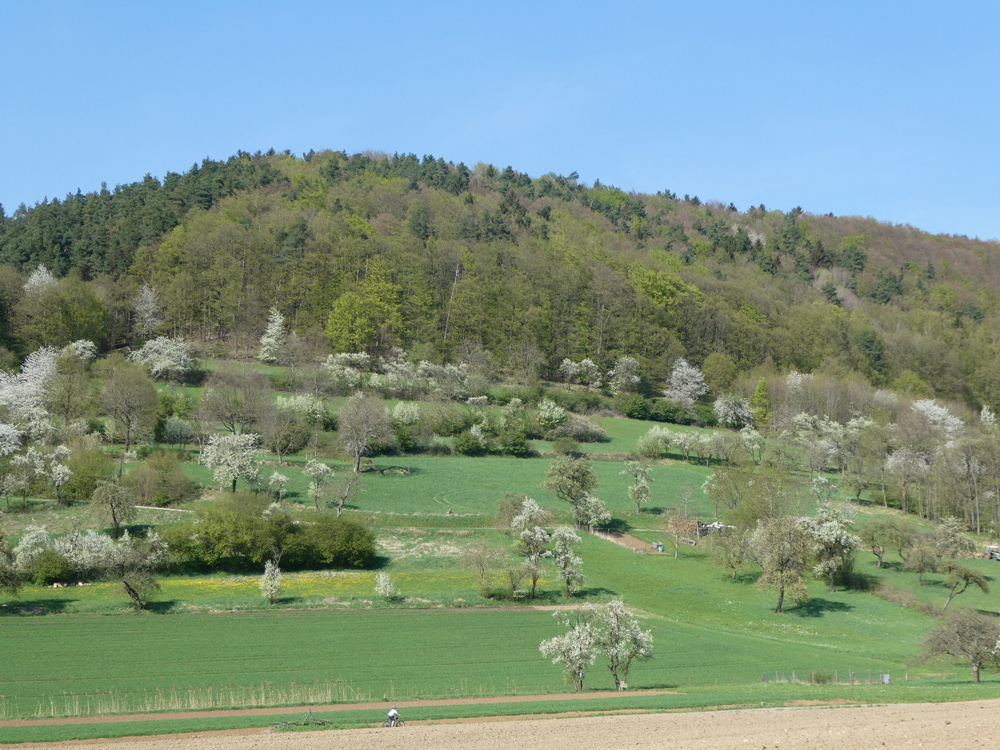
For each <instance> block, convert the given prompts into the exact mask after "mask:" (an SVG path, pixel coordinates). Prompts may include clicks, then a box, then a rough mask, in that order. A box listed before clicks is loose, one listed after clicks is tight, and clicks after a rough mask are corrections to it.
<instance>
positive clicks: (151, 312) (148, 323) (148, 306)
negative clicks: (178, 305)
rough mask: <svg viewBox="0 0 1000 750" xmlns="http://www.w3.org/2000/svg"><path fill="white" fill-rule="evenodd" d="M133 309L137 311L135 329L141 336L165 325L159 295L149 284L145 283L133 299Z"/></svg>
mask: <svg viewBox="0 0 1000 750" xmlns="http://www.w3.org/2000/svg"><path fill="white" fill-rule="evenodd" d="M132 311H133V312H134V313H135V320H134V322H133V330H134V331H135V332H136V333H137V334H138V335H139V336H148V335H149V334H151V333H152V332H153V331H155V330H156V329H157V328H159V327H160V326H161V325H163V315H162V314H161V312H160V300H159V297H158V296H157V294H156V292H155V291H154V290H153V288H152V287H150V286H149V284H143V285H142V288H141V289H140V290H139V294H137V295H136V296H135V297H134V298H133V299H132Z"/></svg>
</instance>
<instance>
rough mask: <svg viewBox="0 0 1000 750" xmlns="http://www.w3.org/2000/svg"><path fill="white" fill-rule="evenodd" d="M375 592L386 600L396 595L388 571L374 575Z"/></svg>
mask: <svg viewBox="0 0 1000 750" xmlns="http://www.w3.org/2000/svg"><path fill="white" fill-rule="evenodd" d="M375 593H376V594H378V595H379V596H381V597H382V598H383V599H385V600H386V601H389V600H390V599H392V597H394V596H395V595H396V586H395V584H394V583H393V582H392V576H391V575H389V574H388V573H378V574H376V576H375Z"/></svg>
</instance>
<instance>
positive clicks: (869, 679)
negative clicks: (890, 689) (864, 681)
mask: <svg viewBox="0 0 1000 750" xmlns="http://www.w3.org/2000/svg"><path fill="white" fill-rule="evenodd" d="M879 682H881V680H879ZM868 684H869V685H871V684H872V671H871V670H870V669H869V670H868Z"/></svg>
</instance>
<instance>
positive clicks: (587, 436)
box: [548, 414, 608, 443]
mask: <svg viewBox="0 0 1000 750" xmlns="http://www.w3.org/2000/svg"><path fill="white" fill-rule="evenodd" d="M561 437H568V438H572V439H573V440H577V441H579V442H581V443H604V442H607V440H608V433H607V432H605V430H604V428H603V427H601V426H600V425H598V424H595V423H594V422H591V421H590V420H589V419H587V418H586V417H581V416H580V415H579V414H567V419H566V421H565V422H564V423H563V424H561V425H559V427H556V428H555V429H554V430H552V431H550V432H549V433H548V439H549V440H553V441H555V440H557V439H558V438H561Z"/></svg>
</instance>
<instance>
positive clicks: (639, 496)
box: [619, 461, 651, 513]
mask: <svg viewBox="0 0 1000 750" xmlns="http://www.w3.org/2000/svg"><path fill="white" fill-rule="evenodd" d="M650 470H651V467H650V465H649V464H647V463H643V462H642V461H626V462H625V468H624V469H623V470H622V471H620V472H619V473H620V474H622V475H625V474H627V475H628V476H630V477H632V484H631V485H629V488H628V496H629V497H630V498H632V502H633V503H635V512H636V513H641V512H642V504H643V503H648V502H649V472H650Z"/></svg>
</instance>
